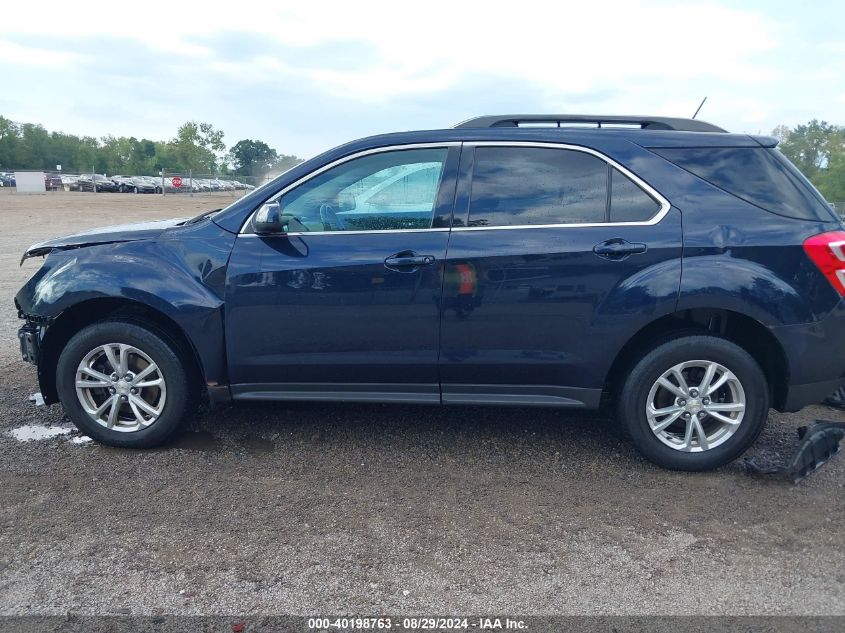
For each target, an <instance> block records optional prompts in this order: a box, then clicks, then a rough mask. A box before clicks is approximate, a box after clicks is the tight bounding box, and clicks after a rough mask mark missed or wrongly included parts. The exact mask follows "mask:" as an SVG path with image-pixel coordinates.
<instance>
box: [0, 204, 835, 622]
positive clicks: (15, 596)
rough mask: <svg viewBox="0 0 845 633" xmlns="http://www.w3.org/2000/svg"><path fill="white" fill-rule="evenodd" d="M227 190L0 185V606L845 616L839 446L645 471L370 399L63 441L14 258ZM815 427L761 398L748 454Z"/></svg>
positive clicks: (561, 420) (462, 411) (617, 454)
mask: <svg viewBox="0 0 845 633" xmlns="http://www.w3.org/2000/svg"><path fill="white" fill-rule="evenodd" d="M230 199H231V197H229V196H226V197H224V198H222V199H221V198H216V199H214V198H209V197H195V198H193V199H191V198H185V197H177V196H167V197H164V198H162V197H161V196H153V195H150V196H132V195H118V194H97V195H95V194H78V193H59V194H50V195H33V196H24V195H14V194H9V193H0V216H2V218H3V223H4V226H5V230H4V231H3V232H2V235H0V262H2V266H0V307H2V310H0V338H2V345H0V614H28V613H42V614H47V613H50V614H63V613H66V612H68V611H72V612H77V613H133V614H156V613H185V614H188V613H190V614H204V613H243V614H262V613H295V614H308V615H315V614H327V613H340V612H343V613H349V614H353V613H354V614H379V613H391V614H401V613H417V614H430V613H462V614H471V613H491V612H496V613H501V614H512V613H519V614H596V613H602V614H644V613H661V614H708V613H730V614H845V529H843V525H845V502H844V500H845V495H843V484H844V483H845V457H842V456H840V457H838V458H836V459H835V460H834V461H833V462H832V463H831V464H829V465H828V466H827V467H825V468H824V469H823V470H822V471H821V472H819V473H818V474H816V475H815V476H813V477H812V478H811V479H809V480H807V481H805V482H803V483H802V484H800V485H798V486H790V485H787V484H785V483H782V482H781V481H779V480H770V479H766V478H754V477H751V476H749V475H746V474H745V473H744V472H743V470H742V468H741V467H740V465H739V464H733V465H730V466H728V467H726V468H723V469H721V470H719V471H717V472H713V473H708V474H700V475H692V474H680V473H673V472H668V471H663V470H660V469H658V468H656V467H653V466H651V465H650V464H648V463H646V462H644V461H643V460H642V459H640V458H639V457H638V455H637V454H636V453H635V452H634V450H633V449H632V448H631V447H630V446H628V445H627V444H626V443H624V442H622V441H620V440H619V439H617V438H616V437H615V436H614V435H613V434H612V433H611V432H610V430H609V428H608V424H607V420H606V419H604V418H603V417H602V416H600V415H587V414H573V413H571V412H566V411H556V410H528V409H495V408H455V409H439V408H434V407H411V406H378V405H364V404H360V405H344V404H337V405H328V404H313V405H312V404H301V405H300V404H295V405H293V404H292V405H266V406H263V405H251V406H237V407H227V408H223V409H217V410H215V411H213V412H212V413H211V414H207V415H205V416H204V417H202V418H200V419H198V420H196V421H195V422H194V423H193V424H192V427H191V428H190V429H189V430H188V431H187V432H186V433H185V434H184V435H183V436H182V437H181V438H180V439H179V440H178V441H177V442H175V443H174V444H172V445H170V446H168V447H166V448H163V449H159V450H154V451H147V452H141V451H128V450H114V449H108V448H103V447H99V446H96V445H93V444H91V443H78V441H79V438H78V436H77V435H75V433H73V432H72V431H68V432H65V431H67V422H66V421H65V420H64V419H63V417H62V411H61V408H60V407H55V406H54V407H52V408H51V409H49V410H36V409H35V408H34V407H33V406H32V405H30V404H29V403H28V402H27V396H28V395H29V394H30V393H31V392H33V391H36V390H37V387H36V380H35V371H34V369H33V368H31V367H30V366H28V365H25V364H23V363H22V362H20V361H18V349H17V339H16V335H15V333H16V328H17V325H18V324H17V319H16V317H15V314H14V308H13V305H12V297H13V295H14V293H15V292H16V291H17V289H18V288H19V286H20V285H22V284H23V282H24V281H25V280H26V278H28V277H29V276H30V275H31V274H33V272H34V271H35V270H36V269H37V267H38V265H39V262H40V260H34V261H33V260H30V261H28V262H26V263H25V265H24V266H23V267H22V268H18V260H19V258H20V254H21V251H22V250H23V248H24V247H25V246H26V245H28V244H29V243H31V242H34V241H38V240H41V239H45V238H48V237H52V236H55V235H59V234H64V233H70V232H73V231H76V230H81V229H85V228H89V227H93V226H97V225H103V224H113V223H121V222H127V221H132V220H136V219H146V218H164V217H173V216H179V215H191V214H194V213H196V212H198V211H200V210H202V209H205V208H213V207H215V206H221V204H220V203H221V202H222V203H223V204H225V203H226V202H228V201H229V200H230ZM815 418H827V419H831V420H838V421H845V414H844V413H843V412H841V411H837V410H835V409H831V408H827V407H822V406H816V407H811V408H809V409H807V410H806V411H804V412H803V413H801V414H795V415H780V414H776V413H773V414H772V416H771V418H770V421H769V425H768V427H767V429H766V431H765V432H764V434H763V435H762V436H761V438H760V439H759V440H758V442H757V444H756V445H755V446H754V447H753V449H752V451H751V452H752V454H754V455H762V456H764V457H766V456H772V455H775V454H777V453H778V452H782V451H788V447H789V446H791V445H792V443H793V441H794V439H793V437H794V434H795V429H796V428H797V427H798V426H800V425H802V424H805V423H807V422H809V421H811V420H813V419H815ZM24 425H36V426H37V427H46V426H51V425H52V426H54V427H61V428H60V429H59V430H58V431H56V433H60V434H59V435H56V436H54V437H52V438H48V439H42V440H33V441H28V442H22V441H19V440H18V439H16V438H15V436H14V435H13V431H15V429H19V428H20V427H22V426H24ZM18 433H20V431H18Z"/></svg>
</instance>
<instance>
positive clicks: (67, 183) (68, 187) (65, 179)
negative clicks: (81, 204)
mask: <svg viewBox="0 0 845 633" xmlns="http://www.w3.org/2000/svg"><path fill="white" fill-rule="evenodd" d="M62 186H63V187H64V190H65V191H79V176H72V175H70V174H63V175H62Z"/></svg>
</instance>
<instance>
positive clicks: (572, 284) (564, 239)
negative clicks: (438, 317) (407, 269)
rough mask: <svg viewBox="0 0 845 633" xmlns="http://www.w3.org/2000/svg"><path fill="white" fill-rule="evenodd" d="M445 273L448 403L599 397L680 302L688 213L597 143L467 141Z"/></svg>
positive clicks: (443, 364)
mask: <svg viewBox="0 0 845 633" xmlns="http://www.w3.org/2000/svg"><path fill="white" fill-rule="evenodd" d="M460 170H461V181H460V184H459V189H458V194H457V201H456V208H455V218H454V223H453V229H452V234H451V238H450V242H449V249H448V255H447V261H446V270H445V274H444V288H443V296H442V321H443V326H442V328H443V329H442V335H441V341H442V345H441V361H440V374H441V383H442V394H443V401H444V402H447V403H449V402H454V403H458V402H466V403H470V402H478V403H504V404H507V403H512V404H520V403H523V404H529V403H530V404H549V405H563V406H567V405H568V406H587V407H593V406H596V405H597V404H598V401H599V397H600V395H601V389H602V386H603V382H604V379H605V376H606V374H607V371H608V369H609V367H610V364H611V363H612V361H613V359H614V358H615V356H616V354H617V353H618V351H619V350H620V348H621V347H622V345H623V344H624V343H625V341H627V340H628V337H630V336H631V335H632V334H633V333H634V332H636V331H637V330H638V329H639V328H640V327H642V326H643V325H645V324H646V323H648V322H650V321H651V320H653V319H655V318H657V317H658V316H660V315H661V314H666V313H669V312H672V311H673V310H674V306H675V304H676V301H677V294H678V286H679V282H680V272H681V269H680V257H681V241H682V235H681V222H680V212H679V211H678V210H677V209H674V208H671V206H670V205H669V203H668V202H667V201H666V200H665V199H663V198H662V197H661V196H660V195H659V194H658V193H657V192H655V191H654V190H653V189H651V188H650V187H649V186H648V185H647V184H646V183H645V182H643V181H642V180H640V179H639V178H638V177H637V176H635V175H634V174H632V173H631V172H630V171H628V170H627V169H625V168H623V167H622V166H621V165H618V164H616V163H613V162H612V161H609V160H608V159H606V158H605V157H604V156H602V155H600V154H598V153H597V152H595V151H593V150H590V149H587V148H583V147H574V146H562V145H550V144H538V143H477V144H475V146H473V145H471V144H465V146H464V151H463V156H462V161H461V167H460Z"/></svg>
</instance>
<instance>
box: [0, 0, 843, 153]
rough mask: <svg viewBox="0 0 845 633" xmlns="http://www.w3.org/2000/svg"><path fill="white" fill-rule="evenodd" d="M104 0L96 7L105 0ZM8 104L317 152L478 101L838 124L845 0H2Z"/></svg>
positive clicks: (87, 128) (723, 120) (97, 122)
mask: <svg viewBox="0 0 845 633" xmlns="http://www.w3.org/2000/svg"><path fill="white" fill-rule="evenodd" d="M98 5H100V6H98ZM0 68H2V78H1V79H0V114H2V115H3V116H6V117H9V118H11V119H14V120H16V121H22V122H23V121H26V122H37V123H41V124H43V125H44V126H45V127H47V128H48V129H50V130H62V131H65V132H70V133H75V134H86V135H93V136H103V135H106V134H113V135H116V136H120V135H125V136H136V137H147V138H152V139H156V140H164V139H168V138H171V137H173V136H174V135H175V132H176V128H177V127H178V126H179V124H180V123H182V122H184V121H186V120H195V121H197V122H201V121H207V122H209V123H211V124H213V125H214V126H215V127H217V128H219V129H222V130H223V131H224V132H225V134H226V136H225V139H224V140H225V142H226V144H227V145H229V146H231V145H233V144H234V143H235V142H237V141H238V140H240V139H242V138H257V139H261V140H264V141H266V142H268V143H269V144H270V145H272V146H273V147H275V148H276V149H278V150H279V151H281V152H284V153H288V154H297V155H299V156H302V157H308V156H311V155H314V154H316V153H318V152H319V151H321V150H324V149H327V148H329V147H331V146H334V145H337V144H339V143H342V142H345V141H347V140H351V139H353V138H356V137H360V136H365V135H369V134H375V133H379V132H389V131H396V130H408V129H419V128H438V127H449V126H451V125H453V124H454V123H457V122H459V121H462V120H464V119H467V118H469V117H471V116H475V115H480V114H494V113H513V112H519V113H527V112H549V113H589V114H594V113H601V114H662V115H674V116H691V115H692V113H693V112H694V110H695V108H696V106H697V105H698V103H699V101H700V100H701V98H702V97H703V96H705V95H707V96H708V97H709V98H708V101H707V104H706V105H705V106H704V108H703V109H702V111H701V114H700V115H699V118H702V119H705V120H708V121H711V122H713V123H716V124H718V125H720V126H722V127H725V128H727V129H729V130H731V131H735V132H750V133H764V134H767V133H770V132H771V130H772V129H773V128H774V127H775V126H776V125H778V124H781V123H784V124H787V125H795V124H798V123H802V122H805V121H808V120H809V119H811V118H820V119H826V120H828V121H831V122H835V123H839V124H845V2H842V1H841V0H840V1H839V2H827V1H821V2H818V1H815V0H813V1H808V2H795V1H791V2H776V1H768V2H767V1H762V0H761V1H748V2H741V1H739V0H735V1H733V2H730V1H727V0H723V1H715V2H671V1H655V0H642V1H638V0H625V1H623V2H601V1H596V0H589V1H581V2H567V1H562V0H557V1H555V0H546V1H545V2H533V1H529V0H520V1H518V2H507V3H501V2H494V1H491V0H488V1H487V2H478V3H471V2H461V1H460V0H451V1H450V2H436V1H432V0H427V1H425V2H401V1H397V0H392V1H389V2H366V1H363V0H359V1H355V2H341V3H334V2H328V1H327V0H312V1H302V2H281V1H278V2H257V3H251V2H247V1H244V0H238V1H237V2H225V3H220V4H219V6H218V5H217V3H212V2H204V3H192V2H185V1H180V0H176V1H175V2H167V3H160V2H156V1H145V2H141V3H137V2H129V3H126V2H113V1H112V2H107V3H99V2H81V3H80V2H67V1H65V2H60V3H53V2H43V1H39V2H23V1H12V2H8V3H3V10H2V16H0Z"/></svg>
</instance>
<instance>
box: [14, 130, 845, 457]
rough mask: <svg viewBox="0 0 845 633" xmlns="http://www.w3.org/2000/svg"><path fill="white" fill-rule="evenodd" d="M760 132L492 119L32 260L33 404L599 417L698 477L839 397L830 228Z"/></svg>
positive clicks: (84, 238) (116, 424) (99, 421)
mask: <svg viewBox="0 0 845 633" xmlns="http://www.w3.org/2000/svg"><path fill="white" fill-rule="evenodd" d="M775 145H776V141H775V140H774V139H772V138H767V137H757V136H746V135H740V134H729V133H726V132H725V131H724V130H722V129H720V128H718V127H716V126H714V125H711V124H708V123H705V122H702V121H696V120H689V119H670V118H661V117H624V116H614V117H593V116H583V115H581V116H564V115H506V116H492V117H481V118H476V119H472V120H470V121H467V122H465V123H462V124H460V125H458V126H457V127H455V128H452V129H446V130H434V131H419V132H404V133H397V134H387V135H382V136H375V137H371V138H366V139H363V140H359V141H355V142H352V143H349V144H347V145H343V146H341V147H338V148H336V149H333V150H330V151H328V152H326V153H324V154H322V155H320V156H317V157H316V158H313V159H312V160H309V161H307V162H305V163H303V164H301V165H299V166H297V167H295V168H293V169H291V170H290V171H288V172H286V173H284V174H282V175H281V176H279V177H278V178H276V179H275V180H273V181H272V182H270V183H268V184H267V185H265V186H263V187H261V188H259V189H256V190H255V191H253V192H251V193H250V194H249V195H246V196H244V197H243V198H241V199H239V200H238V201H236V202H234V203H233V204H231V205H230V206H228V207H227V208H225V209H222V210H217V211H213V212H209V213H206V214H203V215H201V216H198V217H195V218H193V219H180V220H173V221H165V222H150V223H146V224H137V225H130V226H121V227H113V228H108V229H102V230H95V231H90V232H87V233H82V234H78V235H73V236H70V237H64V238H61V239H56V240H52V241H48V242H44V243H41V244H37V245H34V246H32V247H30V248H29V249H28V250H27V251H26V253H25V254H24V258H27V257H32V256H43V255H47V258H46V261H45V262H44V265H43V266H42V267H41V268H40V270H38V272H37V273H36V274H35V276H34V277H33V278H32V279H31V280H30V281H29V282H28V283H27V284H26V285H25V286H24V288H23V289H22V290H21V291H20V292H19V293H18V295H17V297H16V300H15V303H16V306H17V308H18V311H19V315H20V317H21V318H22V319H25V321H26V323H25V325H24V326H23V327H22V328H21V330H20V342H21V350H22V354H23V357H24V359H25V360H27V361H30V362H33V363H36V364H37V365H38V378H39V382H40V388H41V391H42V393H43V398H44V400H45V401H46V402H48V403H50V402H56V401H60V402H61V403H62V405H63V406H64V409H65V411H66V413H67V415H68V417H70V419H71V420H73V422H74V423H75V424H76V425H77V426H78V427H79V429H80V430H81V431H82V432H83V433H85V434H87V435H89V436H91V437H93V438H95V439H97V440H98V441H100V442H103V443H105V444H110V445H114V446H125V447H148V446H153V445H156V444H160V443H161V442H163V441H165V440H166V439H167V438H168V437H169V436H171V434H172V433H173V432H174V431H176V430H177V428H178V427H179V424H180V422H181V421H182V420H183V419H184V418H185V417H186V415H188V413H189V412H190V410H191V409H192V407H194V406H195V404H196V403H197V402H198V401H199V399H200V398H202V397H207V398H209V399H210V400H211V401H212V402H219V401H225V400H230V399H231V400H277V401H290V400H321V401H327V400H331V401H358V402H361V401H368V402H401V403H429V404H474V405H475V404H486V405H494V406H503V405H520V406H521V405H530V406H551V407H574V408H582V409H595V408H598V407H599V406H600V404H602V403H603V402H605V401H606V402H607V403H610V404H612V405H613V406H615V408H616V419H617V420H618V423H619V425H620V427H621V428H622V429H623V430H624V431H625V432H626V434H627V435H628V436H629V437H630V438H631V440H632V441H633V442H634V444H635V445H636V446H637V448H638V449H639V450H640V451H641V452H642V453H643V454H644V455H645V456H646V457H648V458H649V459H651V460H653V461H654V462H656V463H658V464H660V465H662V466H665V467H668V468H675V469H683V470H703V469H709V468H714V467H717V466H719V465H722V464H725V463H726V462H728V461H730V460H733V459H735V458H736V457H737V456H739V455H740V454H742V453H743V452H744V451H745V450H746V449H747V448H748V446H749V445H750V444H751V443H752V442H753V441H754V439H755V438H756V437H757V436H758V434H759V433H760V431H761V429H762V427H763V424H764V422H765V420H766V418H767V415H768V411H769V409H770V407H773V408H775V409H778V410H781V411H796V410H798V409H800V408H801V407H804V406H805V405H808V404H811V403H815V402H818V401H820V400H821V399H823V398H824V397H825V396H827V395H828V394H829V393H831V392H833V391H835V390H836V389H837V388H838V387H839V386H840V385H842V383H843V382H845V353H843V352H844V351H845V301H843V296H845V231H843V228H844V227H843V225H842V222H841V221H840V219H839V218H838V217H837V216H836V215H835V214H834V213H833V212H832V210H831V209H830V207H829V206H828V204H827V203H826V202H825V200H824V199H823V198H822V196H821V195H820V194H819V193H818V192H817V191H816V190H815V189H814V188H813V186H812V185H811V184H810V183H809V182H808V181H807V180H806V179H805V178H804V177H803V176H802V175H801V174H800V173H799V172H798V171H797V170H796V169H795V167H793V166H792V165H791V164H790V163H789V162H788V161H787V160H786V159H785V158H784V157H783V155H781V154H780V153H779V152H778V151H777V150H776V149H775Z"/></svg>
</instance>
